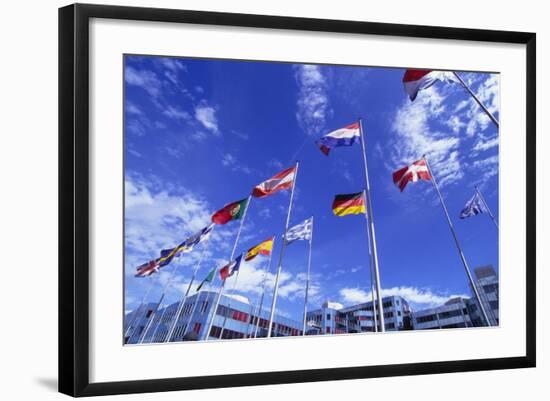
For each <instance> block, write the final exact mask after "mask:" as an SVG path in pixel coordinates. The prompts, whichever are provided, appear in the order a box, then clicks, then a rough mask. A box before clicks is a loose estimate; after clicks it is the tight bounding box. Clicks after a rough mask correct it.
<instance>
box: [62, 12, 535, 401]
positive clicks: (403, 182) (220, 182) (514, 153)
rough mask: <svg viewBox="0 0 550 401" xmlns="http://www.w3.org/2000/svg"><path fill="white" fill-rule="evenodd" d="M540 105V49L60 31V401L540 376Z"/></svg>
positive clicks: (120, 25)
mask: <svg viewBox="0 0 550 401" xmlns="http://www.w3.org/2000/svg"><path fill="white" fill-rule="evenodd" d="M535 82H536V75H535V34H533V33H522V32H506V31H485V30H471V29H459V28H443V27H428V26H413V25H396V24H382V23H369V22H359V21H336V20H319V19H307V18H293V17H275V16H263V15H243V14H231V13H215V12H202V11H183V10H167V9H150V8H135V7H115V6H100V5H85V4H78V5H70V6H67V7H64V8H61V9H60V10H59V113H60V114H59V146H60V148H59V149H60V152H59V155H60V156H59V163H60V164H59V188H60V192H59V195H60V201H59V202H60V203H59V215H60V221H59V232H60V238H59V255H60V262H59V390H60V391H61V392H63V393H66V394H69V395H72V396H92V395H103V394H120V393H134V392H153V391H169V390H185V389H200V388H213V387H228V386H249V385H260V384H276V383H291V382H307V381H321V380H341V379H352V378H372V377H382V376H396V375H417V374H428V373H440V372H460V371H475V370H488V369H510V368H527V367H533V366H535V222H536V218H535ZM151 366H154V367H155V368H154V369H151V368H150V367H151Z"/></svg>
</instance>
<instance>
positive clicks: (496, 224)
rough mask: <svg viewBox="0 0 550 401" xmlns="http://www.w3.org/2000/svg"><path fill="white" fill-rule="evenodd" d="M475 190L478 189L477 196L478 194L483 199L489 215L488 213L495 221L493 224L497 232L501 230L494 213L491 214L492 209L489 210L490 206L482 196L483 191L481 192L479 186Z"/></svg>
mask: <svg viewBox="0 0 550 401" xmlns="http://www.w3.org/2000/svg"><path fill="white" fill-rule="evenodd" d="M475 189H476V192H477V194H478V195H479V197H480V198H481V201H482V202H483V204H484V205H485V208H486V209H487V213H488V214H489V216H490V217H491V220H493V223H495V226H496V228H497V230H499V227H498V223H497V220H496V219H495V216H493V213H492V212H491V209H490V208H489V205H488V204H487V202H486V201H485V197H484V196H483V195H482V193H481V191H480V190H479V188H478V187H477V186H476V187H475Z"/></svg>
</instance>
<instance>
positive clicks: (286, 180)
mask: <svg viewBox="0 0 550 401" xmlns="http://www.w3.org/2000/svg"><path fill="white" fill-rule="evenodd" d="M295 176H296V167H291V168H287V169H286V170H283V171H281V172H280V173H279V174H275V175H274V176H273V177H271V178H270V179H268V180H265V181H264V182H262V183H261V184H259V185H257V186H255V187H254V189H253V190H252V195H253V196H255V197H256V198H263V197H266V196H269V195H271V194H274V193H275V192H277V191H280V190H282V189H289V188H292V184H293V183H294V178H295Z"/></svg>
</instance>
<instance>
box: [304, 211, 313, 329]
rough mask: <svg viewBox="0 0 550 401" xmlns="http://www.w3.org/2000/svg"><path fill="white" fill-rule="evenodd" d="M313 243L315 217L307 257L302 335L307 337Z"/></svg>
mask: <svg viewBox="0 0 550 401" xmlns="http://www.w3.org/2000/svg"><path fill="white" fill-rule="evenodd" d="M312 243H313V216H311V235H310V237H309V252H308V257H307V273H306V294H305V297H304V323H303V325H302V335H303V336H305V335H306V320H307V318H306V317H307V301H308V292H309V276H310V271H311V248H312Z"/></svg>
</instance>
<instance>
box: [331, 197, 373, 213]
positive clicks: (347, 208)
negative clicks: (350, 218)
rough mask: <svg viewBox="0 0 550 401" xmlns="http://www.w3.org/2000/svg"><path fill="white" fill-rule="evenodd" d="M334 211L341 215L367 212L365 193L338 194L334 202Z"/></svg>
mask: <svg viewBox="0 0 550 401" xmlns="http://www.w3.org/2000/svg"><path fill="white" fill-rule="evenodd" d="M332 212H333V213H334V214H335V215H336V216H340V217H341V216H345V215H348V214H361V213H366V207H365V196H364V193H363V192H357V193H353V194H342V195H336V196H335V197H334V202H332Z"/></svg>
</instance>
